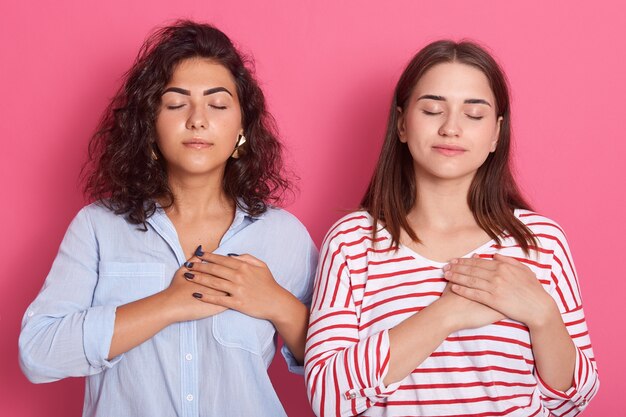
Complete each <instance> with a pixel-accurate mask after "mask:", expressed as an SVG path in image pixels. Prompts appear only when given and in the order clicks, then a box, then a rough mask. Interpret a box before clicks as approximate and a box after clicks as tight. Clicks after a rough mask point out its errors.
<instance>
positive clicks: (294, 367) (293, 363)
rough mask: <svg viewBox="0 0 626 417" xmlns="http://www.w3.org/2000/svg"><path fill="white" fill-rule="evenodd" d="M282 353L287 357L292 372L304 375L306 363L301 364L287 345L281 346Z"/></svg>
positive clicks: (288, 366)
mask: <svg viewBox="0 0 626 417" xmlns="http://www.w3.org/2000/svg"><path fill="white" fill-rule="evenodd" d="M280 353H281V354H282V355H283V357H284V358H285V362H287V369H289V372H291V373H292V374H298V375H304V365H299V364H298V361H297V360H296V358H295V357H294V356H293V354H292V353H291V351H290V350H289V349H288V348H287V345H284V344H283V346H282V347H281V348H280Z"/></svg>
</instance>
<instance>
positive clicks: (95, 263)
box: [19, 21, 317, 416]
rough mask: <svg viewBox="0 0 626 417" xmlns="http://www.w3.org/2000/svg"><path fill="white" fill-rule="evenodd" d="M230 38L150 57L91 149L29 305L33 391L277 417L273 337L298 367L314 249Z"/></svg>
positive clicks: (188, 41) (188, 42)
mask: <svg viewBox="0 0 626 417" xmlns="http://www.w3.org/2000/svg"><path fill="white" fill-rule="evenodd" d="M246 65H247V63H246V61H245V60H244V59H243V58H242V56H241V55H240V54H239V53H238V51H237V50H236V49H235V47H234V46H233V44H232V43H231V41H230V40H229V39H228V37H227V36H226V35H224V34H223V33H222V32H220V31H219V30H218V29H216V28H214V27H212V26H209V25H206V24H198V23H194V22H190V21H183V22H178V23H176V24H174V25H171V26H167V27H165V28H163V29H161V30H158V31H157V32H155V33H154V34H153V35H152V36H151V37H150V38H149V39H148V40H147V41H146V42H145V44H144V45H143V47H142V49H141V51H140V53H139V55H138V57H137V60H136V62H135V63H134V65H133V67H132V68H131V69H130V71H129V72H128V73H127V75H126V77H125V80H124V83H123V86H122V87H121V88H120V90H119V91H118V93H117V95H116V96H115V98H114V99H113V100H112V102H111V104H110V106H109V107H108V109H107V110H106V112H105V114H104V117H103V119H102V121H101V123H100V126H99V129H98V130H97V132H96V134H95V135H94V137H93V138H92V141H91V143H90V146H89V151H90V152H89V155H90V159H89V163H88V164H87V165H86V171H85V172H86V192H87V194H88V195H89V196H90V197H91V198H92V199H93V200H94V202H93V203H92V204H90V205H88V206H86V207H85V208H83V209H82V210H81V211H80V212H79V213H78V215H77V216H76V218H75V219H74V220H73V222H72V223H71V225H70V226H69V229H68V231H67V233H66V235H65V238H64V239H63V242H62V244H61V247H60V250H59V253H58V255H57V257H56V259H55V261H54V264H53V265H52V269H51V271H50V273H49V275H48V277H47V279H46V281H45V284H44V287H43V289H42V290H41V292H40V293H39V295H38V296H37V298H36V299H35V300H34V302H33V303H32V304H31V305H30V306H29V307H28V310H27V312H26V314H25V316H24V320H23V327H22V333H21V336H20V341H19V343H20V362H21V365H22V369H23V370H24V373H25V374H26V375H27V377H28V378H29V379H30V380H31V381H33V382H49V381H55V380H58V379H61V378H65V377H70V376H87V379H86V389H85V402H84V411H83V414H84V415H88V416H113V415H119V416H121V415H145V416H175V415H177V416H199V415H203V416H209V415H214V416H227V415H233V416H235V415H236V416H245V415H255V416H278V415H284V414H285V412H284V410H283V408H282V406H281V404H280V401H279V400H278V398H277V396H276V393H275V391H274V389H273V387H272V384H271V382H270V380H269V377H268V374H267V367H268V366H269V364H270V363H271V361H272V358H273V356H274V353H275V350H276V343H275V342H276V339H275V334H276V332H278V333H279V334H280V335H281V337H282V338H283V340H284V342H285V348H284V349H283V353H284V355H285V357H286V359H287V361H288V363H289V365H290V369H291V370H292V371H295V372H298V371H300V370H301V368H300V365H299V364H301V363H302V361H303V357H304V342H305V333H306V326H307V318H308V310H307V307H306V306H305V304H306V303H308V302H309V300H310V294H311V291H310V287H311V280H312V275H313V273H314V270H315V266H316V261H317V251H316V248H315V246H314V244H313V243H312V241H311V238H310V237H309V235H308V233H307V231H306V229H305V228H304V227H303V226H302V224H301V223H300V222H299V221H298V220H297V219H296V218H294V217H293V216H292V215H290V214H289V213H287V212H286V211H284V210H281V209H278V208H276V207H275V205H276V204H278V203H279V202H280V199H281V196H282V195H283V193H284V192H285V191H286V190H288V189H289V187H290V182H289V180H288V178H287V177H286V175H285V172H284V169H283V164H282V159H281V145H280V143H279V141H278V138H277V136H276V133H275V128H274V124H273V119H272V118H271V116H270V114H269V113H268V112H267V110H266V106H265V99H264V96H263V93H262V91H261V90H260V88H259V86H258V84H257V82H256V81H255V79H254V77H253V75H252V73H251V70H250V69H249V68H248V67H247V66H246Z"/></svg>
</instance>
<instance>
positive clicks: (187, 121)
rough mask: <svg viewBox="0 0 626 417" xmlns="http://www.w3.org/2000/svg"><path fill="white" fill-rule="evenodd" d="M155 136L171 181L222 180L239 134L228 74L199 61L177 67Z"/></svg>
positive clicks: (233, 90)
mask: <svg viewBox="0 0 626 417" xmlns="http://www.w3.org/2000/svg"><path fill="white" fill-rule="evenodd" d="M156 131H157V145H158V147H159V150H160V151H161V154H162V155H163V157H164V158H165V161H166V164H167V169H168V173H169V174H170V175H172V174H175V175H206V174H211V173H218V174H222V175H223V171H224V167H225V166H226V162H227V161H228V158H229V157H230V155H231V154H232V153H233V150H234V148H235V143H236V141H237V136H238V134H239V133H243V132H242V126H241V108H240V106H239V98H238V97H237V88H236V85H235V81H234V79H233V77H232V75H231V73H230V71H229V70H227V69H226V68H225V67H224V66H222V65H220V64H217V63H215V62H213V61H211V60H208V59H203V58H192V59H187V60H185V61H182V62H181V63H180V64H178V66H177V67H176V68H175V69H174V73H173V75H172V79H171V80H170V81H169V83H168V84H167V85H166V86H165V89H164V92H163V95H162V97H161V106H160V108H159V114H158V116H157V120H156Z"/></svg>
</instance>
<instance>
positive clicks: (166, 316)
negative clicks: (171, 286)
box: [152, 289, 184, 326]
mask: <svg viewBox="0 0 626 417" xmlns="http://www.w3.org/2000/svg"><path fill="white" fill-rule="evenodd" d="M152 301H153V302H154V303H155V304H156V305H157V307H158V308H157V309H156V311H158V312H159V313H158V314H159V315H160V316H161V320H162V321H163V322H164V323H165V325H166V326H169V325H170V324H173V323H177V322H179V321H183V320H184V319H183V318H182V317H179V316H180V315H181V314H182V313H184V311H183V310H182V309H181V308H180V305H178V303H175V302H174V301H173V299H172V297H171V296H170V294H169V292H168V289H165V290H163V291H161V292H158V293H156V294H154V295H153V296H152Z"/></svg>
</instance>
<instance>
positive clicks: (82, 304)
mask: <svg viewBox="0 0 626 417" xmlns="http://www.w3.org/2000/svg"><path fill="white" fill-rule="evenodd" d="M98 261H99V257H98V243H97V239H96V237H95V233H94V230H93V227H92V224H91V221H90V218H89V214H88V208H83V209H82V210H81V211H80V212H79V213H78V215H77V216H76V217H75V218H74V220H73V221H72V223H71V224H70V226H69V228H68V230H67V232H66V234H65V237H64V238H63V241H62V243H61V246H60V248H59V252H58V254H57V256H56V258H55V260H54V263H53V265H52V268H51V270H50V272H49V274H48V276H47V278H46V281H45V283H44V286H43V288H42V289H41V291H40V292H39V294H38V295H37V297H36V298H35V300H34V301H33V302H32V304H31V305H30V306H29V307H28V309H27V310H26V313H25V314H24V318H23V320H22V331H21V333H20V338H19V358H20V366H21V368H22V371H23V372H24V374H25V375H26V377H27V378H28V379H29V380H30V381H32V382H35V383H40V382H51V381H56V380H59V379H62V378H65V377H69V376H86V375H92V374H96V373H99V372H102V371H103V370H104V369H106V368H109V367H112V366H113V365H114V364H115V363H117V362H118V361H119V360H120V359H121V356H118V357H117V358H115V359H114V360H111V361H109V360H107V356H108V353H109V348H110V345H111V339H112V337H113V326H114V323H115V310H116V307H115V306H95V307H92V306H91V303H92V299H93V295H94V290H95V287H96V284H97V282H98Z"/></svg>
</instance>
